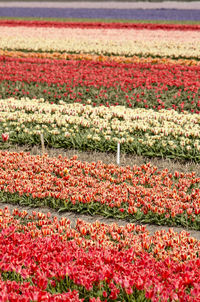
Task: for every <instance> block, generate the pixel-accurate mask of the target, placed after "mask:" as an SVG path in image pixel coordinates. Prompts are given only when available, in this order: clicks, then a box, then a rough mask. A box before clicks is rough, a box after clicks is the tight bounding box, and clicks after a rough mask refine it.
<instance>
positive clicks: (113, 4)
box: [0, 1, 200, 9]
mask: <svg viewBox="0 0 200 302" xmlns="http://www.w3.org/2000/svg"><path fill="white" fill-rule="evenodd" d="M0 7H45V8H79V9H80V8H96V9H98V8H101V9H113V8H114V9H141V8H142V9H200V1H191V2H184V1H183V2H180V1H164V2H146V1H145V2H126V1H105V2H100V1H99V2H92V1H91V2H87V1H75V2H74V1H72V2H71V1H69V2H48V1H47V2H46V1H44V2H39V1H37V2H36V1H33V2H26V1H12V2H7V1H0Z"/></svg>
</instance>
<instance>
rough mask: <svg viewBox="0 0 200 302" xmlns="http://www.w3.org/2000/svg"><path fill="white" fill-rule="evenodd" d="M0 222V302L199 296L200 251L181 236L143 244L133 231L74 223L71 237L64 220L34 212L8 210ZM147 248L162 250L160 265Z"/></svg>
mask: <svg viewBox="0 0 200 302" xmlns="http://www.w3.org/2000/svg"><path fill="white" fill-rule="evenodd" d="M0 215H1V216H0V230H1V232H0V238H1V240H0V247H1V248H0V255H1V261H0V268H1V280H0V288H1V295H2V296H3V298H4V300H5V301H6V300H9V301H22V298H23V301H27V302H28V301H90V302H94V301H96V302H97V301H98V302H101V301H110V300H114V301H118V300H119V299H120V301H127V300H134V299H135V300H137V299H142V300H143V301H149V299H152V300H153V301H159V300H160V299H161V300H162V301H169V300H170V301H173V300H179V301H186V300H187V301H196V299H197V298H198V296H199V286H198V284H199V282H200V280H199V276H200V271H199V256H198V253H199V248H200V245H199V241H197V240H195V239H194V238H191V237H189V236H188V234H186V233H184V232H182V233H180V234H179V235H178V234H176V233H175V232H173V230H169V231H168V232H166V233H165V232H161V233H160V234H159V233H157V234H155V235H154V236H152V237H149V236H148V234H147V233H146V232H145V229H143V228H142V227H139V226H135V225H133V224H128V225H126V226H125V227H119V226H117V225H116V224H113V225H110V226H108V225H105V224H100V223H98V222H95V223H94V224H93V225H91V224H88V223H84V222H83V221H80V220H78V221H77V227H76V230H74V229H72V228H71V227H70V221H69V220H67V219H65V218H62V219H61V220H58V219H57V218H56V217H54V219H53V220H51V219H49V215H48V214H47V215H45V214H43V213H38V214H37V213H36V212H34V211H33V212H32V215H28V213H27V212H26V211H23V212H19V211H18V210H17V209H15V210H14V211H13V214H12V215H11V214H10V212H9V210H8V209H7V208H5V210H3V211H2V210H1V212H0ZM97 230H98V231H99V232H97ZM87 234H90V236H91V238H90V239H86V237H87ZM95 234H97V235H96V236H95ZM101 235H104V237H103V236H102V237H101ZM98 236H99V237H98ZM108 236H109V237H111V239H110V240H107V238H106V237H108ZM120 236H122V238H123V237H125V238H126V239H125V240H124V241H125V243H126V242H127V246H126V244H125V245H124V246H120V248H116V246H115V245H114V244H113V242H115V241H118V237H120ZM129 238H131V244H130V242H129V241H128V240H129ZM160 239H161V240H160ZM179 240H180V242H179ZM103 243H104V244H103ZM105 243H110V244H108V245H106V244H105ZM163 243H164V244H163ZM181 243H182V244H183V246H184V247H185V248H183V247H181ZM149 245H152V246H154V247H155V248H156V247H157V250H159V251H160V253H162V252H161V250H165V254H166V255H165V257H164V258H163V259H159V258H158V259H155V258H154V256H153V255H152V254H153V253H152V252H151V251H150V249H149ZM191 250H193V253H192V252H191ZM44 251H45V253H44ZM88 251H89V252H88ZM172 251H173V252H172ZM187 253H188V255H190V256H191V255H193V257H192V259H191V260H186V258H187ZM167 254H168V255H167ZM174 255H176V256H175V258H174V259H173V257H174ZM177 255H178V256H180V260H181V262H179V258H178V257H177ZM183 255H186V256H184V257H183ZM177 258H178V259H177ZM177 260H178V261H177ZM55 292H56V294H55ZM86 297H87V298H86Z"/></svg>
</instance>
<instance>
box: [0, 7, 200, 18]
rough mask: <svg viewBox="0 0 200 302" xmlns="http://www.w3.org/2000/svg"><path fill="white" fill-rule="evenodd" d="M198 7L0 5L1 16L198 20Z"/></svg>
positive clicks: (199, 12)
mask: <svg viewBox="0 0 200 302" xmlns="http://www.w3.org/2000/svg"><path fill="white" fill-rule="evenodd" d="M199 14H200V10H198V9H188V10H186V9H147V10H145V9H114V8H113V9H95V8H91V9H87V8H77V9H75V8H54V9H52V8H44V7H40V8H38V7H29V8H27V7H11V8H10V7H1V16H2V17H34V18H86V19H118V20H177V21H199Z"/></svg>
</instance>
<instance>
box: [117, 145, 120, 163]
mask: <svg viewBox="0 0 200 302" xmlns="http://www.w3.org/2000/svg"><path fill="white" fill-rule="evenodd" d="M117 164H118V165H120V143H117Z"/></svg>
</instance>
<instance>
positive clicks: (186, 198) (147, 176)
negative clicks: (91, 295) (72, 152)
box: [0, 151, 200, 230]
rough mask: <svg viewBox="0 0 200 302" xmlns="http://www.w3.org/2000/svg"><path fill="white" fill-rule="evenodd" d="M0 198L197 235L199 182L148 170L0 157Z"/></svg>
mask: <svg viewBox="0 0 200 302" xmlns="http://www.w3.org/2000/svg"><path fill="white" fill-rule="evenodd" d="M0 155H1V162H0V198H1V200H2V201H4V202H7V201H8V200H9V202H13V203H20V204H21V203H22V204H26V205H32V206H33V205H34V206H36V205H45V206H49V207H53V208H55V209H60V210H62V211H64V210H65V211H68V210H70V211H76V212H77V211H78V212H89V213H90V214H101V215H104V216H105V215H106V216H107V215H109V216H112V217H115V218H126V219H128V220H129V221H138V220H139V221H142V222H151V223H152V222H153V223H159V224H168V225H184V226H186V225H187V226H189V227H192V228H195V229H198V230H199V226H200V224H199V221H200V205H199V198H200V189H199V182H200V179H199V178H196V177H195V173H188V174H183V173H181V174H179V173H178V172H175V173H174V175H172V174H171V173H169V172H168V170H167V169H165V170H163V171H158V170H157V168H156V167H153V166H151V165H150V164H147V165H143V166H141V167H137V166H133V167H132V168H131V167H118V166H115V165H105V164H103V163H102V162H97V163H87V162H81V161H78V160H76V157H74V158H72V159H68V158H64V157H62V156H59V157H58V158H50V157H48V156H47V155H45V156H42V157H40V156H33V155H32V156H31V155H30V154H28V153H23V152H21V153H9V152H3V151H1V152H0Z"/></svg>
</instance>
